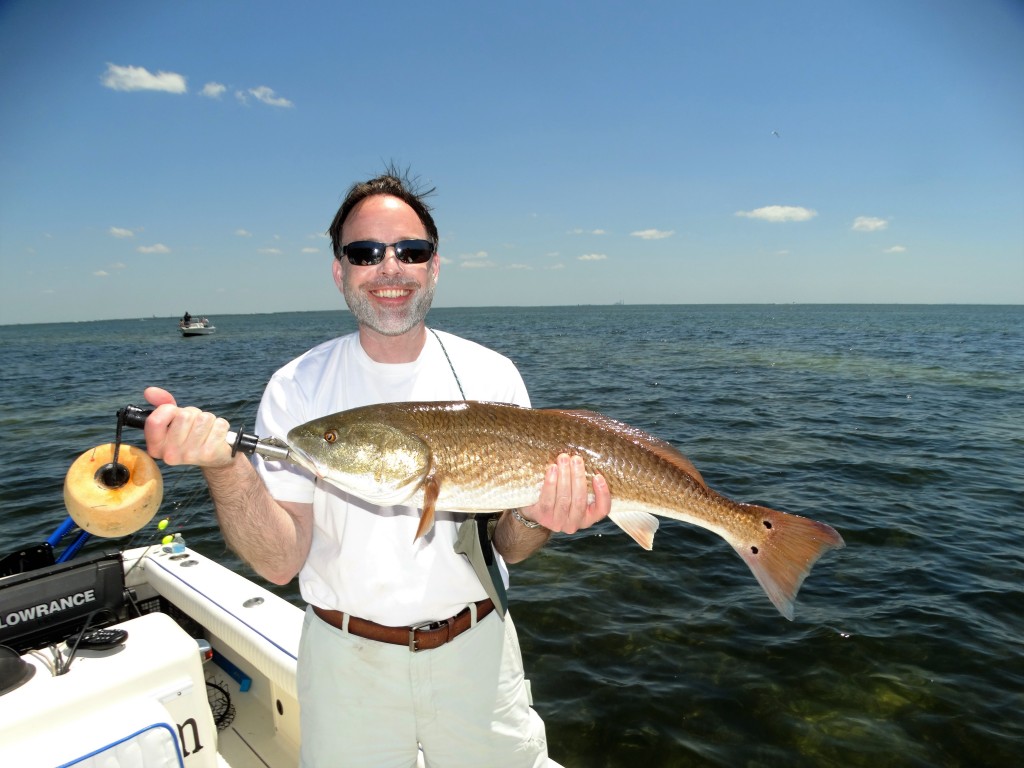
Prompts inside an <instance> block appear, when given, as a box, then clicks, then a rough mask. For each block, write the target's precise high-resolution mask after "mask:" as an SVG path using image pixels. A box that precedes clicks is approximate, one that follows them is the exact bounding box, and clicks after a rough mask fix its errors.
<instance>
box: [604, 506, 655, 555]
mask: <svg viewBox="0 0 1024 768" xmlns="http://www.w3.org/2000/svg"><path fill="white" fill-rule="evenodd" d="M608 517H610V518H611V521H612V522H613V523H615V524H616V525H617V526H619V528H621V529H622V530H624V531H625V532H626V533H628V534H629V535H630V536H631V537H633V541H635V542H636V543H637V544H639V545H640V546H641V547H643V548H644V549H646V550H648V551H650V550H651V549H653V548H654V534H655V533H657V531H658V518H656V517H655V516H654V515H652V514H650V513H649V512H635V511H632V510H626V509H624V510H616V511H614V512H610V513H608Z"/></svg>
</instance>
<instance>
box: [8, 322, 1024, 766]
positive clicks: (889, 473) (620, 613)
mask: <svg viewBox="0 0 1024 768" xmlns="http://www.w3.org/2000/svg"><path fill="white" fill-rule="evenodd" d="M212 319H213V320H214V322H215V323H216V325H217V326H218V331H217V333H216V334H215V335H214V336H210V337H203V338H192V339H183V338H180V337H179V336H178V335H177V333H176V330H175V320H174V319H173V318H145V319H137V320H122V321H112V322H93V323H74V324H53V325H22V326H2V327H0V345H2V350H3V352H2V355H3V365H2V366H0V383H2V388H0V438H2V444H3V448H4V457H5V461H4V471H3V472H0V510H2V511H0V552H5V551H8V550H10V549H14V548H15V547H17V546H19V545H23V544H26V543H32V542H36V541H41V540H42V539H44V538H45V537H46V536H47V535H48V534H49V533H50V532H51V531H52V530H53V529H54V528H55V527H56V526H57V525H58V524H59V523H60V522H61V520H62V519H63V517H64V511H63V507H62V499H61V492H62V491H61V489H62V483H63V477H64V473H65V472H66V471H67V468H68V466H69V465H70V464H71V462H72V461H73V460H74V459H75V458H76V457H77V456H78V455H79V454H81V453H83V452H84V451H86V450H87V449H89V448H90V447H92V446H93V445H97V444H100V443H106V442H111V441H112V440H113V438H114V429H115V412H116V410H117V409H118V408H120V407H122V406H123V405H124V404H126V403H130V402H131V403H141V402H142V395H141V392H142V388H143V387H144V386H145V385H147V384H158V385H161V386H165V387H166V388H168V389H170V390H171V391H172V392H174V393H175V394H176V395H177V396H178V398H179V401H180V402H182V403H188V404H195V405H200V406H202V407H204V408H206V409H208V410H212V411H214V412H216V413H219V414H220V415H223V416H225V417H226V418H228V419H229V420H231V421H232V423H233V425H235V426H240V427H245V426H248V428H249V429H250V430H251V425H252V424H253V421H254V416H255V410H256V407H257V405H258V402H259V398H260V395H261V393H262V388H263V386H264V384H265V382H266V380H267V378H268V377H269V375H270V374H271V373H272V372H273V371H274V370H275V369H276V368H277V367H279V366H280V365H281V364H283V363H284V362H286V361H287V360H289V359H290V358H292V357H294V356H295V355H298V354H300V353H301V352H303V351H305V350H306V349H308V348H309V347H311V346H313V345H314V344H316V343H318V342H320V341H322V340H325V339H327V338H330V337H331V336H334V335H337V334H340V333H345V332H347V331H349V330H351V329H352V328H353V327H354V326H353V323H352V319H351V317H350V316H349V315H348V314H347V313H344V312H318V313H290V314H273V315H245V316H225V317H214V318H212ZM429 320H430V324H431V325H432V326H433V327H436V328H438V329H442V330H448V331H451V332H453V333H457V334H460V335H463V336H466V337H468V338H472V339H474V340H477V341H480V342H481V343H484V344H486V345H488V346H491V347H493V348H495V349H498V350H499V351H501V352H503V353H504V354H506V355H508V356H509V357H511V358H512V359H513V360H514V361H515V362H516V363H517V364H518V366H519V368H520V370H521V371H522V373H523V376H524V378H525V380H526V383H527V386H528V387H529V389H530V392H531V396H532V398H533V401H534V405H535V406H537V407H559V408H590V409H593V410H598V411H601V412H603V413H606V414H608V415H609V416H612V417H615V418H618V419H621V420H623V421H626V422H628V423H630V424H632V425H634V426H637V427H641V428H643V429H646V430H648V431H650V432H652V433H654V434H656V435H658V436H660V437H662V438H664V439H666V440H669V441H670V442H672V443H673V444H675V445H676V446H677V447H678V448H679V449H680V450H682V451H683V452H684V453H686V454H687V455H688V456H689V457H690V458H691V460H692V461H693V463H694V464H695V465H696V466H697V467H698V468H699V469H700V470H701V472H702V473H703V475H704V477H705V479H706V480H707V482H708V483H709V485H711V486H712V487H714V488H716V489H717V490H719V491H721V492H723V493H725V494H726V495H728V496H730V497H732V498H734V499H737V500H741V501H749V502H756V503H760V504H764V505H767V506H771V507H774V508H776V509H782V510H785V511H788V512H794V513H797V514H801V515H805V516H808V517H812V518H815V519H818V520H821V521H824V522H827V523H829V524H830V525H832V526H834V527H835V528H836V529H838V530H839V531H840V532H841V533H842V535H843V537H844V538H845V540H846V543H847V547H846V548H845V549H843V550H839V551H836V552H831V553H829V554H827V555H826V556H825V557H824V558H822V560H821V561H819V563H818V564H817V566H816V567H815V568H814V570H813V571H812V572H811V575H810V576H809V577H808V579H807V580H806V582H805V583H804V586H803V588H802V590H801V592H800V597H799V599H798V601H797V607H796V611H797V613H796V620H795V621H793V622H790V621H787V620H786V619H784V618H783V617H781V616H780V615H779V614H778V613H777V611H776V610H775V609H774V608H773V607H772V605H771V604H770V603H769V601H768V599H767V598H766V597H765V595H764V594H763V593H762V592H761V589H760V587H759V586H758V585H757V582H756V581H755V580H754V578H753V576H752V575H751V574H750V572H749V571H748V570H747V568H746V566H745V565H744V564H743V563H742V561H741V560H740V559H739V558H738V557H737V556H736V555H735V553H733V551H732V550H731V548H730V547H729V546H728V545H727V544H726V543H725V542H724V541H723V540H721V539H720V538H718V537H717V536H715V535H713V534H710V533H708V532H706V531H703V530H701V529H698V528H694V527H692V526H687V525H684V524H681V523H676V522H674V521H669V520H665V521H662V525H661V529H660V531H659V533H658V535H657V537H656V540H655V548H654V551H652V552H644V551H643V550H642V549H640V548H639V547H637V546H636V544H635V543H633V541H632V540H631V539H629V538H628V537H627V536H625V535H624V534H622V533H621V532H619V530H618V529H617V528H615V527H614V526H613V525H612V524H610V523H604V524H601V525H598V526H595V527H594V528H593V529H590V530H589V531H586V532H584V533H581V534H579V535H577V536H572V537H563V536H558V537H555V538H553V540H552V541H551V542H550V543H549V545H548V546H547V547H546V548H545V549H544V550H542V551H541V552H540V553H538V554H536V555H535V556H534V557H532V558H531V559H530V560H528V561H527V562H526V563H523V564H521V565H518V566H513V569H512V581H513V585H512V590H511V595H510V597H511V603H512V611H513V613H514V615H515V617H516V623H517V627H518V629H519V634H520V639H521V641H522V646H523V656H524V660H525V663H526V667H527V674H528V676H529V677H530V678H531V680H532V685H533V693H534V699H535V706H536V708H537V710H538V711H539V712H540V713H541V715H542V716H543V717H544V719H545V722H546V724H547V731H548V739H549V743H550V750H551V754H552V756H553V757H554V758H555V759H557V760H558V761H559V762H561V763H562V764H563V765H565V766H567V767H568V768H575V767H577V766H579V767H581V768H582V767H584V766H586V767H588V768H589V767H593V766H636V765H643V766H646V767H647V768H654V767H655V766H881V765H885V766H889V765H892V766H960V765H964V766H967V765H971V766H974V765H991V766H1002V765H1016V764H1018V762H1019V759H1020V752H1021V745H1022V744H1024V554H1022V544H1021V542H1022V538H1024V307H982V306H831V305H830V306H801V305H797V306H789V305H786V306H760V305H758V306H603V307H590V306H585V307H557V308H528V309H527V308H520V309H514V308H489V309H436V310H434V311H433V312H432V313H431V315H430V318H429ZM140 437H141V435H139V434H137V433H136V434H131V433H127V434H126V435H125V439H126V441H127V442H134V443H135V444H141V440H140ZM164 480H165V501H164V509H163V513H162V516H167V517H169V518H170V520H171V530H172V531H181V532H182V533H183V534H184V536H185V538H186V540H187V541H188V543H189V544H190V545H191V546H193V547H195V548H196V549H198V550H200V551H201V552H203V553H204V554H206V555H209V556H211V557H215V558H218V559H220V560H222V561H224V562H227V563H229V564H232V565H238V563H237V560H236V559H235V558H234V556H233V555H232V554H231V553H230V552H228V551H226V549H225V547H224V544H223V542H222V540H221V538H220V536H219V533H218V532H217V529H216V527H215V525H214V523H213V513H212V509H211V506H210V503H209V499H208V495H207V493H206V489H205V485H204V483H203V481H202V477H201V475H200V473H199V471H198V470H196V469H194V468H181V467H177V468H164ZM156 535H157V534H156V532H155V528H154V527H153V526H150V527H148V528H147V529H144V530H143V531H141V532H140V533H138V534H136V535H135V536H134V537H132V541H131V542H130V543H132V544H141V543H147V542H149V541H151V540H153V539H154V538H156ZM116 543H117V544H118V545H127V544H128V543H129V541H128V540H125V541H118V542H116ZM88 546H89V547H91V548H103V547H104V544H103V543H102V542H96V541H93V542H91V543H90V544H89V545H88ZM238 567H240V568H242V569H243V570H244V566H241V565H238ZM279 591H280V593H281V594H283V595H285V596H286V597H287V598H289V599H291V600H293V601H295V602H296V603H298V602H299V600H298V596H297V593H296V590H295V589H294V588H293V587H286V588H283V589H281V590H279ZM467 673H469V674H472V670H467Z"/></svg>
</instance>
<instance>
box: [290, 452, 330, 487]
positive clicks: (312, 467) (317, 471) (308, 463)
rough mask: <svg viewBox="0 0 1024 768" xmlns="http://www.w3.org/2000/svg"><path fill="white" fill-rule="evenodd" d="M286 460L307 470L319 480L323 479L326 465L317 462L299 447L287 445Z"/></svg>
mask: <svg viewBox="0 0 1024 768" xmlns="http://www.w3.org/2000/svg"><path fill="white" fill-rule="evenodd" d="M288 460H289V461H290V462H291V463H292V464H295V465H296V466H299V467H302V468H303V469H306V470H309V471H310V472H312V473H313V474H314V475H316V476H317V478H318V479H320V480H323V479H324V477H325V475H326V474H327V467H326V466H325V465H323V464H321V463H320V462H318V461H317V460H316V459H314V458H313V457H312V456H310V455H309V454H308V453H306V452H305V451H303V450H302V449H301V448H296V447H295V446H294V445H289V446H288Z"/></svg>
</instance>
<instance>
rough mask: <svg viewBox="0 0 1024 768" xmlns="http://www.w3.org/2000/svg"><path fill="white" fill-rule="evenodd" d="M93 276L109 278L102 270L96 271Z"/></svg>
mask: <svg viewBox="0 0 1024 768" xmlns="http://www.w3.org/2000/svg"><path fill="white" fill-rule="evenodd" d="M93 275H94V276H96V277H108V275H107V273H106V272H104V271H103V270H102V269H99V270H96V271H95V272H93Z"/></svg>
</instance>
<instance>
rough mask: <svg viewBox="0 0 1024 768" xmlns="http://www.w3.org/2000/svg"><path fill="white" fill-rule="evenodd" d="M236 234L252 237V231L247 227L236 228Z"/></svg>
mask: <svg viewBox="0 0 1024 768" xmlns="http://www.w3.org/2000/svg"><path fill="white" fill-rule="evenodd" d="M235 234H236V235H238V236H239V237H252V232H250V231H249V230H247V229H236V230H235Z"/></svg>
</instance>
